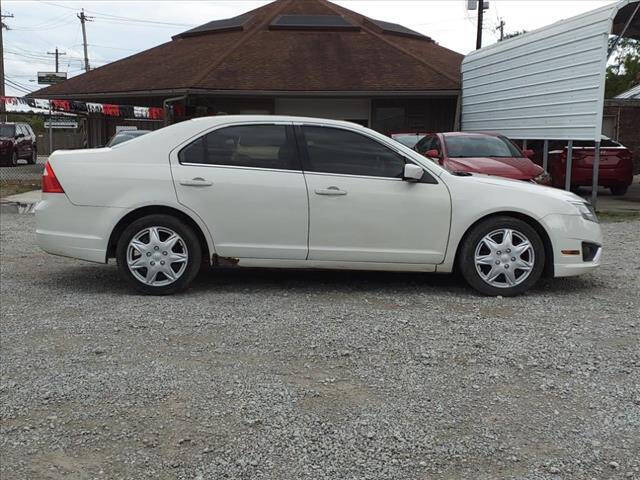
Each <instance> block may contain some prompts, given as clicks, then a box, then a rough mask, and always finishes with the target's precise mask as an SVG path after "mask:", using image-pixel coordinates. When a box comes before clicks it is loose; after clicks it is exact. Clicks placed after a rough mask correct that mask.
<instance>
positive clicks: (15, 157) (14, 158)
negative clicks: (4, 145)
mask: <svg viewBox="0 0 640 480" xmlns="http://www.w3.org/2000/svg"><path fill="white" fill-rule="evenodd" d="M11 166H12V167H17V166H18V154H17V153H16V152H13V153H12V154H11Z"/></svg>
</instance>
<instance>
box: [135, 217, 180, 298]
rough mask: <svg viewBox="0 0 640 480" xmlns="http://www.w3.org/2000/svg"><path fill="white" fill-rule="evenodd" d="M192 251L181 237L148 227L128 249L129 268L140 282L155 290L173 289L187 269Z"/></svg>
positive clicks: (139, 233) (140, 232)
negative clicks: (169, 287) (160, 288)
mask: <svg viewBox="0 0 640 480" xmlns="http://www.w3.org/2000/svg"><path fill="white" fill-rule="evenodd" d="M188 262H189V251H188V250H187V244H186V243H185V241H184V240H183V239H182V237H181V236H180V235H178V234H177V233H176V232H174V231H173V230H171V229H170V228H167V227H148V228H145V229H144V230H141V231H139V232H138V233H137V234H135V235H134V236H133V238H132V239H131V241H130V242H129V245H128V246H127V266H128V268H129V271H130V272H131V274H132V275H133V276H134V277H135V278H136V279H137V280H138V281H140V282H142V283H144V284H146V285H151V286H154V287H162V286H165V285H170V284H172V283H174V282H175V281H176V280H178V279H179V278H180V277H181V276H182V274H183V273H184V271H185V270H186V269H187V263H188Z"/></svg>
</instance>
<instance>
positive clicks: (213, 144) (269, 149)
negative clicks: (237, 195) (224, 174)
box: [178, 125, 299, 170]
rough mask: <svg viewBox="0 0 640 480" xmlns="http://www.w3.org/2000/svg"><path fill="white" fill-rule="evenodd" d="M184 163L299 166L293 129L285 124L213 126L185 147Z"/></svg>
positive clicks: (279, 167)
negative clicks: (211, 130) (208, 131)
mask: <svg viewBox="0 0 640 480" xmlns="http://www.w3.org/2000/svg"><path fill="white" fill-rule="evenodd" d="M178 158H179V159H180V162H181V163H195V164H205V165H226V166H235V167H252V168H272V169H282V170H299V167H298V165H297V155H296V147H295V141H294V139H293V132H292V129H291V128H290V127H287V126H285V125H239V126H236V127H226V128H220V129H218V130H214V131H213V132H210V133H208V134H206V135H204V136H202V137H200V138H199V139H197V140H195V141H194V142H192V143H190V144H189V145H187V146H186V147H184V148H183V149H182V150H181V151H180V153H179V154H178Z"/></svg>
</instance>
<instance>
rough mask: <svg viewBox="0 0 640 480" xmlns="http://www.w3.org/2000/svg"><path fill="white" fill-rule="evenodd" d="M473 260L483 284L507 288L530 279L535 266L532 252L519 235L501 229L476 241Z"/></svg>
mask: <svg viewBox="0 0 640 480" xmlns="http://www.w3.org/2000/svg"><path fill="white" fill-rule="evenodd" d="M474 260H475V266H476V270H477V272H478V275H480V278H482V280H483V281H484V282H485V283H487V284H488V285H491V286H493V287H497V288H510V287H515V286H516V285H520V284H521V283H522V282H524V281H525V280H526V279H527V277H529V275H530V274H531V272H532V271H533V267H534V265H535V252H534V248H533V245H532V244H531V241H530V240H529V239H528V238H527V237H526V236H525V235H524V234H523V233H522V232H519V231H517V230H513V229H510V228H501V229H499V230H494V231H492V232H491V233H489V234H487V235H485V236H484V237H483V238H482V239H481V240H480V241H479V242H478V244H477V246H476V249H475V255H474Z"/></svg>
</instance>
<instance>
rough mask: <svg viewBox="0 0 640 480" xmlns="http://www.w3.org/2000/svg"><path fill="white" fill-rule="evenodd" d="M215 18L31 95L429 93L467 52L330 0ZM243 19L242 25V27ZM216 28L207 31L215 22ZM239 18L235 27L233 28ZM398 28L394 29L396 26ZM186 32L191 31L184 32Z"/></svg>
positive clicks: (456, 71) (296, 1)
mask: <svg viewBox="0 0 640 480" xmlns="http://www.w3.org/2000/svg"><path fill="white" fill-rule="evenodd" d="M279 15H341V16H342V17H344V19H345V20H346V21H348V22H349V23H353V24H355V25H356V26H357V27H358V28H357V29H356V31H354V30H353V29H350V30H339V29H336V30H335V31H332V30H331V29H330V28H329V29H327V31H325V30H322V31H318V30H305V29H302V30H288V29H286V30H281V29H277V30H276V29H270V28H269V24H270V23H271V22H272V21H273V20H274V19H275V18H277V17H278V16H279ZM241 17H242V22H235V23H234V22H233V21H232V22H230V23H224V22H210V23H209V24H205V25H202V26H201V27H196V28H195V29H192V30H191V31H189V32H188V33H187V32H185V34H180V35H176V36H175V37H174V39H173V40H172V41H170V42H168V43H165V44H162V45H159V46H157V47H154V48H151V49H149V50H146V51H143V52H140V53H138V54H135V55H133V56H130V57H127V58H124V59H122V60H118V61H116V62H113V63H110V64H108V65H105V66H103V67H100V68H97V69H95V70H91V71H90V72H87V73H85V74H82V75H79V76H77V77H73V78H71V79H69V80H67V81H65V82H63V83H61V84H58V85H52V86H50V87H47V88H44V89H41V90H39V91H37V92H34V93H33V94H32V95H33V96H36V97H37V96H52V97H55V96H57V95H60V96H67V95H77V96H78V97H81V96H82V95H83V94H102V93H114V94H115V93H120V92H139V91H163V90H174V89H175V90H182V89H204V90H229V91H233V90H249V91H403V90H404V91H412V90H415V91H418V90H420V91H424V90H457V89H459V88H460V80H459V77H460V64H461V62H462V58H463V56H462V55H460V54H458V53H456V52H453V51H451V50H448V49H446V48H444V47H441V46H440V45H437V44H436V43H435V42H433V41H432V40H431V39H429V38H428V37H421V36H420V35H419V34H418V35H415V36H412V35H411V32H410V31H408V32H406V33H409V36H406V35H404V34H402V33H403V30H402V29H401V28H400V29H398V30H399V32H398V33H394V32H392V31H389V28H386V27H385V28H384V29H383V28H381V27H380V26H379V25H380V23H379V22H378V24H375V23H373V22H372V21H371V20H370V19H367V17H364V16H362V15H359V14H357V13H355V12H352V11H350V10H347V9H345V8H343V7H339V6H338V5H335V4H332V3H330V2H328V1H327V0H276V1H275V2H273V3H270V4H268V5H265V6H263V7H260V8H258V9H256V10H253V11H252V12H248V13H247V14H244V15H242V16H241ZM236 23H241V24H242V25H241V26H240V27H238V26H237V25H236ZM208 25H209V27H210V28H213V31H207V29H208V27H207V26H208ZM229 25H232V27H233V28H228V27H229ZM391 30H393V27H391ZM183 35H184V36H183Z"/></svg>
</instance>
